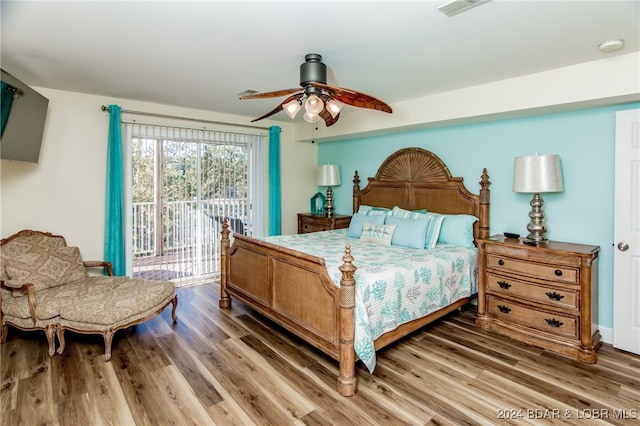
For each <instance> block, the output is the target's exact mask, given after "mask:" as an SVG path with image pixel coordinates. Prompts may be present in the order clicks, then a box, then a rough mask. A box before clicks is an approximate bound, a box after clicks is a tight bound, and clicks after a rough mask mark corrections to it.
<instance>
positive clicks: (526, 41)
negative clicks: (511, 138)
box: [1, 0, 640, 120]
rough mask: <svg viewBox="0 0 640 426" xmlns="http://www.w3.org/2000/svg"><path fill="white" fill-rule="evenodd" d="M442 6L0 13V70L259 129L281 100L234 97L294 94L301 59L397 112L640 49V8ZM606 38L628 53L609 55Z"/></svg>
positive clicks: (261, 4)
mask: <svg viewBox="0 0 640 426" xmlns="http://www.w3.org/2000/svg"><path fill="white" fill-rule="evenodd" d="M444 3H446V0H443V1H427V0H423V1H408V2H400V1H384V2H382V1H323V2H318V1H283V2H273V1H253V2H247V1H198V2H187V1H182V2H169V1H132V2H122V1H112V2H106V1H102V2H96V1H91V2H89V1H86V2H83V1H72V2H60V1H45V2H31V1H18V2H12V1H5V0H2V3H1V19H2V22H1V24H2V29H1V36H2V39H1V42H2V45H1V49H2V50H1V65H2V68H3V69H4V70H5V71H8V72H9V73H11V74H13V75H14V76H15V77H17V78H19V79H21V80H22V81H23V82H25V83H27V84H29V85H31V86H38V87H47V88H55V89H61V90H68V91H75V92H83V93H91V94H97V95H104V96H106V97H115V98H126V99H137V100H142V101H150V102H155V103H161V104H169V105H177V106H184V107H191V108H197V109H204V110H211V111H218V112H223V113H230V114H240V115H244V116H249V117H257V116H260V115H262V114H264V113H265V112H267V111H269V110H271V109H272V108H274V107H275V106H277V105H278V103H279V102H280V101H281V100H282V99H280V98H277V99H264V100H263V99H261V100H243V101H241V100H239V99H238V94H239V93H240V92H242V91H244V90H246V89H254V90H258V91H273V90H279V89H288V88H293V87H298V85H299V65H300V64H301V63H302V62H304V55H305V54H307V53H319V54H321V55H322V56H323V59H324V62H325V63H326V64H327V66H328V83H329V84H331V85H336V86H341V87H346V88H350V89H353V90H357V91H360V92H364V93H367V94H369V95H372V96H374V97H377V98H379V99H381V100H383V101H385V102H387V103H389V104H390V105H391V106H392V107H393V104H394V103H395V102H398V101H403V100H407V99H411V98H416V97H423V96H426V95H430V94H434V93H439V92H445V91H449V90H453V89H459V88H464V87H468V86H474V85H478V84H483V83H488V82H492V81H496V80H501V79H507V78H511V77H517V76H521V75H525V74H530V73H535V72H540V71H545V70H549V69H553V68H558V67H563V66H568V65H573V64H577V63H581V62H588V61H593V60H598V59H603V58H606V57H610V56H613V55H620V54H626V53H631V52H634V51H638V50H640V2H639V1H611V0H610V1H577V0H565V1H541V0H537V1H517V0H493V1H490V2H488V3H485V4H483V5H480V6H477V7H475V8H472V9H470V10H468V11H466V12H463V13H461V14H458V15H455V16H453V17H448V16H446V15H445V14H443V13H442V12H440V11H438V10H437V7H438V6H440V5H442V4H444ZM611 38H620V39H623V40H624V42H625V45H626V47H625V48H624V49H623V50H620V51H616V52H610V53H603V52H601V51H600V50H599V49H598V45H599V44H600V43H602V42H603V41H606V40H608V39H611ZM123 107H124V108H126V105H124V106H123ZM345 112H346V111H345ZM272 118H273V119H281V120H289V118H288V117H287V116H286V114H284V113H282V112H281V113H279V114H276V115H275V116H273V117H272Z"/></svg>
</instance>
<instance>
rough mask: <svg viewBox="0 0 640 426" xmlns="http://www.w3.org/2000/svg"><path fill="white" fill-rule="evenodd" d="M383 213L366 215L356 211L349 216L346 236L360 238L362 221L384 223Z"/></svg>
mask: <svg viewBox="0 0 640 426" xmlns="http://www.w3.org/2000/svg"><path fill="white" fill-rule="evenodd" d="M384 218H385V215H382V214H378V215H371V216H366V215H364V214H362V213H356V214H354V215H353V216H351V222H350V223H349V229H348V230H347V237H351V238H360V236H361V235H362V226H363V225H364V221H365V220H366V221H368V222H371V223H375V224H379V225H382V224H384Z"/></svg>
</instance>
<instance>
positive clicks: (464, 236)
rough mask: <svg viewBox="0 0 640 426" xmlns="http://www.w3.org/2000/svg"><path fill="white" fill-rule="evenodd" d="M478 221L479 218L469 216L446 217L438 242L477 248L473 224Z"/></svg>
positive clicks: (450, 215)
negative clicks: (474, 240) (474, 242)
mask: <svg viewBox="0 0 640 426" xmlns="http://www.w3.org/2000/svg"><path fill="white" fill-rule="evenodd" d="M477 220H478V218H477V217H475V216H471V215H468V214H456V215H454V214H448V215H445V217H444V222H442V228H441V229H440V236H439V237H438V241H439V242H441V243H448V244H455V245H457V246H463V247H475V246H474V244H473V224H474V223H475V222H476V221H477Z"/></svg>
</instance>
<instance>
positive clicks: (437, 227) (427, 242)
mask: <svg viewBox="0 0 640 426" xmlns="http://www.w3.org/2000/svg"><path fill="white" fill-rule="evenodd" d="M427 217H429V227H428V228H427V235H426V236H425V238H424V248H426V249H432V248H434V247H435V246H436V244H438V237H439V236H440V232H442V231H441V228H442V223H443V222H444V217H445V215H443V214H440V213H431V212H429V213H427Z"/></svg>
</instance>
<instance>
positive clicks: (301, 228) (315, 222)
mask: <svg viewBox="0 0 640 426" xmlns="http://www.w3.org/2000/svg"><path fill="white" fill-rule="evenodd" d="M349 223H351V216H346V215H335V216H331V217H328V216H321V215H314V214H309V213H298V234H306V233H309V232H320V231H331V230H333V229H344V228H348V227H349Z"/></svg>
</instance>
